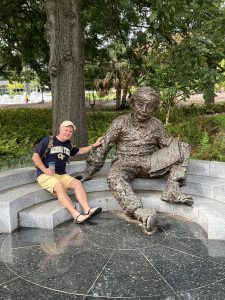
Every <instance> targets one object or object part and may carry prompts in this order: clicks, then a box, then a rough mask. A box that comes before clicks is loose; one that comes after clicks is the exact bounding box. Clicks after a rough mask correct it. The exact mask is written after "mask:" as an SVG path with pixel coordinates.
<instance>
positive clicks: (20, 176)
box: [0, 167, 36, 191]
mask: <svg viewBox="0 0 225 300" xmlns="http://www.w3.org/2000/svg"><path fill="white" fill-rule="evenodd" d="M35 180H36V179H35V169H34V167H28V168H20V169H14V170H8V171H3V172H0V191H3V190H7V189H10V188H13V187H16V186H19V185H23V184H27V183H31V182H34V181H35Z"/></svg>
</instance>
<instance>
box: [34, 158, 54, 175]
mask: <svg viewBox="0 0 225 300" xmlns="http://www.w3.org/2000/svg"><path fill="white" fill-rule="evenodd" d="M32 160H33V162H34V164H35V165H36V166H37V167H38V168H39V169H40V170H41V171H42V172H43V173H44V174H46V175H49V176H52V175H53V174H54V172H53V171H52V170H51V169H49V168H46V167H45V165H44V164H43V162H42V160H41V157H40V155H39V154H38V153H36V152H35V153H34V154H33V155H32Z"/></svg>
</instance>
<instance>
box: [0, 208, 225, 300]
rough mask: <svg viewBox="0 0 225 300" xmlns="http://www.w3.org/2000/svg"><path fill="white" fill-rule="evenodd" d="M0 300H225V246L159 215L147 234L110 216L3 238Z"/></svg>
mask: <svg viewBox="0 0 225 300" xmlns="http://www.w3.org/2000/svg"><path fill="white" fill-rule="evenodd" d="M0 247H1V260H0V268H1V273H0V299H23V300H24V299H68V300H70V299H88V300H91V299H120V298H121V299H134V300H138V299H142V300H143V299H149V300H153V299H154V300H156V299H157V300H161V299H162V300H164V299H165V300H166V299H167V300H173V299H174V300H176V299H182V300H183V299H225V288H224V283H225V251H224V250H225V242H223V241H208V240H207V236H206V234H205V232H204V231H203V230H202V229H201V228H200V227H199V226H198V225H197V224H194V223H192V222H189V221H188V220H186V219H183V218H180V217H179V218H178V217H177V218H176V217H174V216H170V215H165V214H161V215H160V216H159V219H158V225H157V228H156V230H155V231H154V232H153V233H152V234H146V233H145V232H144V231H143V229H142V227H141V226H140V225H139V224H138V223H136V222H135V221H132V220H131V221H130V222H127V219H126V217H124V216H123V214H121V213H118V212H105V213H102V214H100V215H98V216H96V217H95V218H93V219H91V220H90V221H89V222H87V223H86V224H84V225H77V224H74V223H71V222H68V223H65V224H63V225H61V226H59V227H57V228H55V229H54V230H41V229H21V230H20V231H17V232H14V233H12V234H11V235H3V234H1V235H0Z"/></svg>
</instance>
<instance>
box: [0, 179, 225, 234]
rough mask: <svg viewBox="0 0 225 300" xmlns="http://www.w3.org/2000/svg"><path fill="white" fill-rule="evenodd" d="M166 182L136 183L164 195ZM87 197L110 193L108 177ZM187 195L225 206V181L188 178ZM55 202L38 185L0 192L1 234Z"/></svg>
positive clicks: (89, 184)
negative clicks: (28, 211) (27, 213)
mask: <svg viewBox="0 0 225 300" xmlns="http://www.w3.org/2000/svg"><path fill="white" fill-rule="evenodd" d="M165 183H166V180H165V179H163V178H160V179H151V180H149V179H141V178H136V179H134V180H133V182H132V186H133V188H134V190H144V191H152V190H154V191H162V190H163V189H164V187H165ZM83 184H84V188H85V190H86V192H87V193H90V192H104V191H109V187H108V185H107V181H106V177H105V176H100V175H99V174H98V175H96V176H95V177H94V178H93V179H92V180H89V181H85V182H84V183H83ZM182 189H183V191H184V192H185V193H187V194H191V195H196V196H201V197H206V198H211V199H215V200H218V201H220V202H223V203H225V179H218V178H211V177H202V176H196V175H188V176H187V185H186V186H185V187H184V188H182ZM51 199H53V196H52V195H51V194H50V193H49V192H47V191H45V190H43V189H42V188H41V187H39V185H38V184H37V183H29V184H26V185H21V186H18V187H14V188H11V189H8V190H5V191H1V192H0V232H12V231H13V230H15V229H16V228H17V227H18V217H17V215H18V212H20V211H21V210H23V209H25V208H28V207H31V206H32V205H34V204H38V203H41V202H43V201H46V200H51Z"/></svg>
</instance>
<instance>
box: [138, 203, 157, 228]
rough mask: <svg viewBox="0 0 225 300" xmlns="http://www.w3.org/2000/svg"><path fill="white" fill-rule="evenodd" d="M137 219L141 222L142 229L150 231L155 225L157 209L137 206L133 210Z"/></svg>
mask: <svg viewBox="0 0 225 300" xmlns="http://www.w3.org/2000/svg"><path fill="white" fill-rule="evenodd" d="M134 216H135V218H136V219H137V220H139V221H141V222H142V225H143V227H144V229H145V230H146V231H148V232H150V231H152V230H153V229H154V227H155V225H156V220H157V211H156V210H155V209H154V208H143V207H141V208H137V209H136V210H135V212H134Z"/></svg>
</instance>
